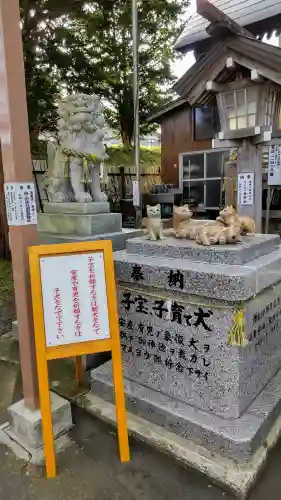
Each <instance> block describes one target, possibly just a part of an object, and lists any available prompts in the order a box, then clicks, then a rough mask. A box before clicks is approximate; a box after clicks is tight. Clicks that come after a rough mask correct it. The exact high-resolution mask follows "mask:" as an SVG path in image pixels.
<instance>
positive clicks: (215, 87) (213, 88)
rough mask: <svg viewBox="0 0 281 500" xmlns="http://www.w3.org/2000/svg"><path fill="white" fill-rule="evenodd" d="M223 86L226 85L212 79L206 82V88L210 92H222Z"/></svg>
mask: <svg viewBox="0 0 281 500" xmlns="http://www.w3.org/2000/svg"><path fill="white" fill-rule="evenodd" d="M223 88H224V85H221V84H219V83H216V82H213V81H212V80H209V81H208V82H206V90H209V91H210V92H221V91H222V90H223Z"/></svg>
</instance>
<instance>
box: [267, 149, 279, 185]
mask: <svg viewBox="0 0 281 500" xmlns="http://www.w3.org/2000/svg"><path fill="white" fill-rule="evenodd" d="M268 185H269V186H279V185H281V145H280V144H279V145H276V146H270V148H269V156H268Z"/></svg>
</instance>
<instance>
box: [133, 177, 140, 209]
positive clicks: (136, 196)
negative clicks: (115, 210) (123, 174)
mask: <svg viewBox="0 0 281 500" xmlns="http://www.w3.org/2000/svg"><path fill="white" fill-rule="evenodd" d="M133 205H134V207H139V206H140V183H139V181H133Z"/></svg>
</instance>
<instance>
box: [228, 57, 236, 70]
mask: <svg viewBox="0 0 281 500" xmlns="http://www.w3.org/2000/svg"><path fill="white" fill-rule="evenodd" d="M226 67H227V68H235V62H234V60H233V59H232V57H227V58H226Z"/></svg>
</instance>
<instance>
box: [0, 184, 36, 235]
mask: <svg viewBox="0 0 281 500" xmlns="http://www.w3.org/2000/svg"><path fill="white" fill-rule="evenodd" d="M4 191H5V203H6V211H7V220H8V224H9V226H25V225H30V224H37V211H36V199H35V190H34V184H33V183H32V182H31V183H26V184H21V183H5V186H4Z"/></svg>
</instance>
